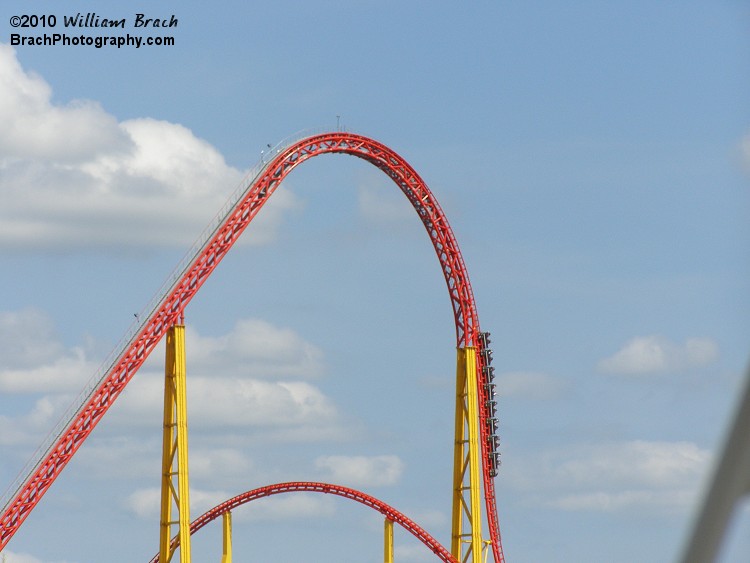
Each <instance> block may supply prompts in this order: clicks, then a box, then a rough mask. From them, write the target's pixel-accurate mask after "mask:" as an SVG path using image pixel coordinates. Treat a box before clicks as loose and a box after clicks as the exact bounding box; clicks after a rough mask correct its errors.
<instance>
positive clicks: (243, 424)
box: [0, 311, 349, 455]
mask: <svg viewBox="0 0 750 563" xmlns="http://www.w3.org/2000/svg"><path fill="white" fill-rule="evenodd" d="M3 334H8V335H9V336H10V338H9V340H10V344H9V345H8V353H7V356H3V357H0V392H4V393H22V392H23V393H44V395H43V396H42V397H40V398H38V399H36V402H35V404H34V406H33V407H32V408H31V410H29V412H27V413H26V414H23V415H20V416H15V417H11V416H8V415H0V443H2V444H5V445H19V444H24V443H33V442H35V441H38V440H39V439H40V437H43V436H44V435H45V434H46V432H49V430H50V429H51V428H52V426H53V425H54V424H55V423H56V422H57V420H59V418H60V417H61V415H62V413H63V412H64V410H65V409H66V408H68V407H69V406H70V404H71V402H72V401H73V399H74V395H73V393H76V394H77V393H78V392H80V391H81V390H82V389H83V387H84V384H85V383H87V382H88V381H89V379H90V377H91V376H92V374H93V373H95V371H96V368H97V367H98V364H97V363H96V362H94V361H92V360H91V359H89V358H87V357H86V353H85V352H84V351H83V350H82V349H80V348H72V349H70V350H66V349H65V348H64V347H63V346H62V345H61V344H60V343H59V342H58V341H57V340H56V339H55V338H54V331H53V330H52V324H51V321H49V319H48V318H47V317H46V316H45V315H43V314H42V313H39V312H37V311H25V312H21V313H7V314H0V335H3ZM186 338H187V360H188V361H187V363H188V374H189V375H188V409H189V416H190V424H191V427H192V428H194V429H195V430H196V431H198V432H200V431H208V430H210V429H216V428H236V429H241V428H247V427H260V428H263V429H264V432H263V435H264V436H266V438H267V439H274V440H283V441H291V442H299V441H303V440H304V441H310V440H321V439H340V438H341V437H342V436H344V435H346V434H347V432H349V430H347V428H345V427H344V425H343V423H342V421H341V417H340V414H339V412H338V409H337V408H336V405H335V404H334V403H333V401H332V400H331V399H330V398H329V397H327V396H326V394H325V393H324V392H323V391H321V390H320V389H319V388H318V387H316V386H314V385H311V384H310V383H307V382H305V381H300V380H299V378H303V377H309V376H317V375H321V374H322V373H323V371H324V367H323V353H322V351H320V350H319V349H318V348H317V347H315V346H313V345H312V344H310V343H308V342H307V341H305V340H304V339H303V338H302V337H301V336H299V335H298V334H297V333H295V332H294V331H292V330H290V329H282V328H278V327H275V326H273V325H271V324H269V323H266V322H264V321H260V320H255V319H245V320H240V321H238V322H237V324H236V325H235V327H234V328H233V329H232V330H231V331H230V332H229V333H227V334H224V335H221V336H218V337H203V336H201V335H200V334H199V333H198V332H197V331H195V330H188V332H187V337H186ZM0 342H2V339H0ZM34 344H35V345H36V346H39V347H40V348H42V349H45V350H47V352H46V353H40V354H38V355H37V354H36V352H35V351H34V350H35V348H34V346H33V345H34ZM6 360H7V361H8V363H9V364H10V365H14V366H22V367H15V368H12V369H11V368H7V367H6V366H5V365H3V364H4V362H5V361H6ZM163 362H164V345H163V343H162V344H161V345H160V346H159V347H158V348H157V350H155V351H154V353H153V354H152V356H151V359H150V360H149V363H148V364H147V365H146V366H144V368H142V369H141V371H140V372H139V373H138V374H136V376H135V377H134V379H133V380H132V381H131V382H130V383H129V384H128V387H127V388H126V389H125V390H124V391H123V394H122V397H121V398H120V399H119V400H118V402H117V403H116V404H115V405H114V407H113V409H112V412H111V413H109V414H108V420H110V421H112V422H114V423H118V424H119V425H120V426H128V427H133V426H141V427H147V426H152V427H159V426H160V425H161V422H162V409H163V396H164V381H163V378H164V376H163V367H162V366H163ZM269 375H270V376H273V377H275V378H276V379H275V380H274V381H265V380H262V379H257V376H260V377H264V376H269ZM281 377H283V379H281ZM63 392H66V394H63ZM107 447H109V448H114V449H115V450H118V448H121V447H123V446H122V445H115V444H110V445H109V446H107ZM134 453H135V452H132V451H131V452H130V454H134ZM101 455H104V454H101ZM111 455H118V454H116V452H111Z"/></svg>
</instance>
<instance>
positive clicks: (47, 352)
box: [0, 309, 62, 369]
mask: <svg viewBox="0 0 750 563" xmlns="http://www.w3.org/2000/svg"><path fill="white" fill-rule="evenodd" d="M61 351H62V345H61V344H60V343H59V342H58V341H57V338H56V336H55V330H54V323H53V321H52V319H51V318H50V317H49V316H48V315H46V314H45V313H43V312H42V311H39V310H37V309H23V310H20V311H2V312H0V369H11V368H18V367H25V366H38V365H40V364H42V363H43V362H46V361H49V360H51V359H56V358H57V357H58V356H59V355H60V353H61Z"/></svg>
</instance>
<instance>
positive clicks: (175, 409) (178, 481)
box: [159, 325, 190, 563]
mask: <svg viewBox="0 0 750 563" xmlns="http://www.w3.org/2000/svg"><path fill="white" fill-rule="evenodd" d="M166 356H167V358H166V367H165V370H164V438H163V442H162V479H161V522H160V526H159V561H161V562H162V563H169V562H170V561H172V557H173V556H174V553H175V551H173V550H172V549H171V548H170V545H169V542H170V539H171V537H172V526H175V525H176V526H178V533H179V537H180V563H190V490H189V482H188V439H187V382H186V374H185V326H184V325H174V326H172V327H171V328H170V329H169V330H168V331H167V354H166ZM173 505H174V509H175V511H176V513H177V514H176V519H174V518H173V510H172V509H173Z"/></svg>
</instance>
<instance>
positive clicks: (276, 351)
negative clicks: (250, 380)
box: [185, 319, 324, 378]
mask: <svg viewBox="0 0 750 563" xmlns="http://www.w3.org/2000/svg"><path fill="white" fill-rule="evenodd" d="M185 339H186V344H185V345H186V347H187V349H188V350H189V354H190V365H191V367H192V368H194V369H197V370H205V369H207V368H208V367H209V366H210V369H211V370H212V371H213V372H214V373H219V374H222V375H225V376H226V375H233V374H237V375H239V373H238V371H241V373H244V374H252V375H254V376H255V377H269V376H272V377H302V378H307V377H317V376H319V375H321V374H322V373H323V371H324V365H323V352H322V351H321V350H320V349H319V348H317V347H316V346H314V345H312V344H310V343H309V342H306V341H305V340H304V339H303V338H302V337H300V336H299V335H298V334H297V333H296V332H294V331H293V330H291V329H288V328H279V327H276V326H274V325H272V324H270V323H268V322H265V321H262V320H260V319H241V320H239V321H237V323H236V324H235V326H234V327H233V329H232V331H231V332H229V333H228V334H226V335H222V336H218V337H211V336H201V335H200V334H198V332H197V331H196V330H195V329H193V328H191V327H188V328H187V329H186V336H185Z"/></svg>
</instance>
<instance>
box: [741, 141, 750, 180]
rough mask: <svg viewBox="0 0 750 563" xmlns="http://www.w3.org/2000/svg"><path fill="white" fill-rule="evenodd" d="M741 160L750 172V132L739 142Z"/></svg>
mask: <svg viewBox="0 0 750 563" xmlns="http://www.w3.org/2000/svg"><path fill="white" fill-rule="evenodd" d="M739 149H740V162H741V164H742V166H743V167H744V168H745V170H746V171H747V172H748V173H750V133H749V134H747V135H745V136H744V137H743V138H742V140H741V141H740V144H739Z"/></svg>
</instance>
